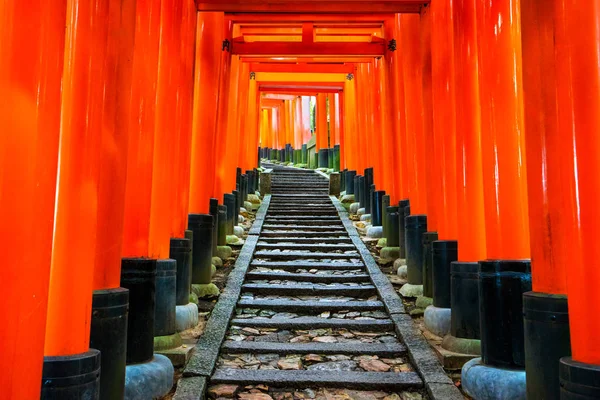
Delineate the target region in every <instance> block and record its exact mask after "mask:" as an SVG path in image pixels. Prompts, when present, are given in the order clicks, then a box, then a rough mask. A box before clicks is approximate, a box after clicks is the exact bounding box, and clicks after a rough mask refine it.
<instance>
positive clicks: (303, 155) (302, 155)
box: [258, 144, 340, 171]
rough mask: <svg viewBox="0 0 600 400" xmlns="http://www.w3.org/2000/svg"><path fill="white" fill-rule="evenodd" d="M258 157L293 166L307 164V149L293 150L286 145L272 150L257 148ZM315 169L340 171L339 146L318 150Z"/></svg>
mask: <svg viewBox="0 0 600 400" xmlns="http://www.w3.org/2000/svg"><path fill="white" fill-rule="evenodd" d="M258 157H259V161H260V159H267V160H274V161H279V162H282V163H284V162H289V163H294V164H307V165H308V163H309V160H308V147H307V145H306V144H303V145H302V148H301V149H294V148H293V147H292V145H291V144H286V145H285V148H283V149H279V150H278V149H272V148H269V147H259V149H258ZM317 167H318V168H328V169H334V170H336V171H338V170H339V169H340V145H339V144H336V145H335V146H334V147H332V148H326V149H320V150H319V151H318V152H317Z"/></svg>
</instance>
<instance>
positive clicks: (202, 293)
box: [192, 283, 221, 299]
mask: <svg viewBox="0 0 600 400" xmlns="http://www.w3.org/2000/svg"><path fill="white" fill-rule="evenodd" d="M192 291H193V292H194V293H195V294H196V295H197V296H198V299H206V298H211V297H218V296H219V294H221V292H220V291H219V288H218V287H217V286H216V285H215V284H214V283H207V284H203V285H198V284H195V285H192Z"/></svg>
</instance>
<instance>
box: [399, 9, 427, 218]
mask: <svg viewBox="0 0 600 400" xmlns="http://www.w3.org/2000/svg"><path fill="white" fill-rule="evenodd" d="M420 20H421V16H420V15H416V14H403V15H401V17H400V30H401V32H400V35H401V40H402V46H401V49H402V54H403V78H404V96H405V104H404V106H405V116H406V153H405V157H406V158H407V164H406V166H407V182H406V183H407V184H408V197H409V199H410V208H411V210H410V212H411V214H427V189H426V166H425V165H424V164H425V157H424V153H425V141H424V139H425V137H424V132H423V131H424V128H423V84H422V82H423V78H422V74H423V71H422V66H421V57H420V50H419V48H420V42H421V40H420Z"/></svg>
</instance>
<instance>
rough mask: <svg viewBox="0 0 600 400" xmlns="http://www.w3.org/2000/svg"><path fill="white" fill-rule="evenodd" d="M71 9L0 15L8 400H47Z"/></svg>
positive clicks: (23, 8)
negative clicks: (47, 339)
mask: <svg viewBox="0 0 600 400" xmlns="http://www.w3.org/2000/svg"><path fill="white" fill-rule="evenodd" d="M66 8H67V7H66V2H64V1H51V2H47V1H37V2H23V1H19V0H14V1H5V2H4V3H3V5H2V11H0V43H1V44H0V93H2V98H3V100H2V102H3V105H2V106H1V107H0V126H2V131H3V133H2V134H0V220H1V221H2V225H1V226H0V240H2V246H3V249H5V251H4V252H3V253H4V262H5V268H2V272H0V278H1V279H2V281H3V282H5V284H4V287H3V294H4V296H5V298H4V300H3V301H2V302H1V303H0V315H2V316H3V317H4V318H5V319H6V321H10V323H9V322H7V324H6V325H5V327H4V328H3V329H2V333H1V334H0V354H2V356H1V357H0V368H2V371H4V372H3V373H2V375H1V376H0V387H2V394H3V396H4V397H6V398H9V399H36V398H39V397H40V382H41V378H42V361H43V352H44V334H43V332H44V329H45V326H46V313H47V302H48V284H49V278H50V260H51V252H52V227H53V221H54V204H55V198H56V197H55V194H56V168H57V164H58V141H59V132H60V116H61V100H60V96H61V76H62V72H63V59H64V53H63V50H64V46H65V17H66ZM25 343H26V345H24V344H25Z"/></svg>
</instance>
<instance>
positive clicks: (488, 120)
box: [477, 0, 530, 260]
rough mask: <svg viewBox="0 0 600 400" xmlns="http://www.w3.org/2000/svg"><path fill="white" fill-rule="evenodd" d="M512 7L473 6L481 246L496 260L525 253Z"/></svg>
mask: <svg viewBox="0 0 600 400" xmlns="http://www.w3.org/2000/svg"><path fill="white" fill-rule="evenodd" d="M518 10H519V1H518V0H511V1H498V0H494V1H492V2H489V3H485V4H484V3H482V4H478V5H477V13H478V14H477V15H478V27H477V30H478V34H479V37H478V48H477V49H478V55H479V60H478V61H479V66H480V70H479V71H480V93H481V99H480V102H481V121H482V124H481V125H482V126H481V131H482V146H481V149H482V162H483V188H484V207H485V221H486V241H487V242H486V244H487V246H486V247H487V257H488V258H489V259H496V260H514V259H528V258H529V255H530V249H529V219H528V214H527V177H526V169H525V137H524V126H523V125H524V124H523V88H522V69H521V27H520V20H519V19H518V18H512V19H511V15H513V16H514V15H518ZM499 20H501V21H503V24H504V25H503V28H502V29H501V30H500V31H499V30H498V25H497V24H498V21H499Z"/></svg>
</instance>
